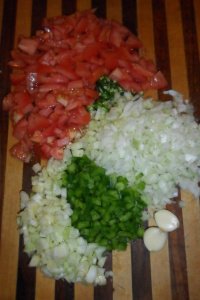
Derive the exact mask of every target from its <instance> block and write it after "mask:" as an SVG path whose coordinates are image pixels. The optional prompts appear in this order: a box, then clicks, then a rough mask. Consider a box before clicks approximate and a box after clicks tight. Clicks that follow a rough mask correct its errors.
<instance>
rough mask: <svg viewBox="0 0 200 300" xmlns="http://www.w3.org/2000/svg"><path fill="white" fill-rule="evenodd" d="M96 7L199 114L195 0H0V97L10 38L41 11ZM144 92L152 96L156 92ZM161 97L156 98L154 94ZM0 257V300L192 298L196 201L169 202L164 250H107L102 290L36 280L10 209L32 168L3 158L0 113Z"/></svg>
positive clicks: (198, 235)
mask: <svg viewBox="0 0 200 300" xmlns="http://www.w3.org/2000/svg"><path fill="white" fill-rule="evenodd" d="M91 7H93V8H94V7H96V8H97V15H98V16H101V17H107V18H112V19H115V20H118V21H120V22H123V23H124V24H125V25H126V26H127V27H129V28H130V29H131V30H132V31H133V32H134V33H137V34H138V35H139V37H140V38H141V40H142V41H143V43H144V54H145V55H146V56H148V57H149V58H151V59H153V60H154V61H155V62H156V64H157V66H158V68H159V69H161V70H162V71H163V73H164V74H165V76H166V78H167V80H168V82H169V87H170V88H173V89H176V90H178V91H180V92H181V93H183V94H184V95H185V96H186V97H188V99H189V100H190V101H191V102H192V103H193V104H194V106H195V110H196V115H197V116H200V65H199V52H200V1H199V0H166V1H164V0H138V1H136V0H121V1H120V0H110V1H108V0H107V1H106V0H93V1H92V0H91V1H90V0H77V1H75V0H63V1H61V0H32V1H31V0H18V1H15V0H4V1H3V0H0V34H1V36H0V38H1V55H0V61H1V66H0V98H1V99H2V98H3V96H4V95H5V94H6V93H7V92H8V91H9V88H10V86H9V79H8V78H9V69H8V67H7V62H8V60H9V53H10V50H11V49H12V48H13V47H14V45H16V41H17V36H18V35H19V34H23V35H26V36H29V35H30V34H33V33H34V32H35V30H36V29H38V28H39V27H40V24H41V20H42V18H43V17H45V16H49V17H50V16H55V15H60V14H70V13H73V12H74V11H76V10H84V9H89V8H91ZM156 94H157V93H156V92H153V93H152V92H151V95H152V96H155V97H156V96H157V95H156ZM159 97H160V98H161V99H162V95H161V94H160V93H159ZM0 116H1V119H0V122H1V126H0V134H1V135H0V142H1V154H0V155H1V157H0V167H1V180H0V197H1V205H0V217H1V257H0V300H14V299H17V300H23V299H24V300H33V299H37V300H52V299H56V300H57V299H60V300H61V299H62V300H64V299H66V300H72V299H75V300H93V299H94V300H111V299H113V300H130V299H134V300H151V299H153V300H160V299H162V300H171V299H173V300H188V299H190V300H199V299H200V282H199V278H200V213H199V212H200V211H199V200H198V199H194V198H193V197H192V195H191V194H189V193H187V192H184V191H181V192H180V195H179V200H180V199H182V200H184V201H185V207H184V208H183V209H180V208H178V206H175V205H174V206H172V207H171V208H170V209H171V210H172V211H174V212H175V213H176V214H177V215H178V216H179V218H180V221H181V226H180V228H179V229H178V230H177V231H176V232H173V233H171V234H170V235H169V240H168V243H167V245H166V247H165V248H164V249H163V250H162V251H160V252H158V253H153V254H150V253H148V251H146V249H145V248H144V246H143V242H142V241H136V242H134V243H132V244H131V245H129V247H128V248H127V250H126V251H125V252H113V253H112V254H111V255H110V256H109V257H108V259H107V266H108V267H110V268H112V270H113V272H114V277H113V280H112V281H111V280H110V281H109V282H108V284H107V285H106V286H104V287H95V288H94V287H92V286H84V285H81V284H68V283H66V282H64V281H56V282H55V281H54V280H52V279H47V278H45V277H43V275H42V274H41V273H40V271H38V270H35V269H34V268H28V267H27V265H28V261H29V259H28V257H27V256H26V255H25V254H24V253H23V241H22V238H19V233H18V231H17V226H16V214H17V211H18V210H19V191H20V190H21V189H22V188H23V189H24V190H26V191H29V190H30V177H31V165H29V164H27V165H23V164H22V163H21V162H19V161H17V160H15V159H13V158H12V157H11V156H10V155H9V151H8V149H9V148H10V146H11V145H12V144H13V143H14V139H13V137H12V129H11V126H10V124H9V122H8V115H7V113H5V112H3V111H2V110H1V115H0Z"/></svg>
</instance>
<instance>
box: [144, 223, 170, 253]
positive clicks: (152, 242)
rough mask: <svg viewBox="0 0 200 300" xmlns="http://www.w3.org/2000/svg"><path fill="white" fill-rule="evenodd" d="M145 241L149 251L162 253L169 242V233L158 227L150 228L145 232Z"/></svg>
mask: <svg viewBox="0 0 200 300" xmlns="http://www.w3.org/2000/svg"><path fill="white" fill-rule="evenodd" d="M143 240H144V244H145V246H146V248H147V249H148V250H149V251H160V250H161V249H162V248H163V247H164V245H165V242H166V240H167V233H166V232H164V231H162V230H160V228H158V227H149V228H148V229H146V230H145V232H144V237H143Z"/></svg>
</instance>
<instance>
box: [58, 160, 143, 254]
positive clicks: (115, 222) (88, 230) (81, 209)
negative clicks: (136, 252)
mask: <svg viewBox="0 0 200 300" xmlns="http://www.w3.org/2000/svg"><path fill="white" fill-rule="evenodd" d="M62 183H63V186H66V188H67V200H68V202H69V203H70V204H71V207H72V210H73V214H72V216H71V221H72V225H73V226H74V227H76V228H78V229H79V231H80V234H81V236H83V237H84V238H85V239H86V240H87V241H88V242H92V243H94V242H95V243H98V244H99V245H101V246H104V247H106V249H107V250H109V251H111V250H114V249H116V250H124V249H126V246H127V243H128V242H129V241H131V240H134V239H136V238H138V237H142V235H143V226H142V212H143V210H144V209H145V207H146V203H145V202H144V201H143V199H142V193H141V192H142V190H143V189H144V187H145V185H144V182H143V181H142V180H141V179H140V178H138V182H137V184H136V185H134V186H129V184H128V181H127V179H126V178H124V177H122V176H115V175H112V176H108V175H106V172H105V169H104V168H102V167H99V166H97V165H96V164H95V163H94V162H93V161H92V160H90V159H89V158H88V157H87V156H85V155H84V156H82V157H73V158H72V161H71V163H70V165H68V167H67V169H66V171H65V172H64V174H63V178H62Z"/></svg>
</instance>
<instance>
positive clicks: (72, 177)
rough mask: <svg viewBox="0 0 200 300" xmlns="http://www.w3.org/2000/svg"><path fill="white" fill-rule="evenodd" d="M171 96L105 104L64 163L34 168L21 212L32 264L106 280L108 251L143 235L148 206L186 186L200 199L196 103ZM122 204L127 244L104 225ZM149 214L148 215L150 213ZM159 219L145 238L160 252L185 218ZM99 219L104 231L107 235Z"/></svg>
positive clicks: (71, 277) (62, 274) (72, 277)
mask: <svg viewBox="0 0 200 300" xmlns="http://www.w3.org/2000/svg"><path fill="white" fill-rule="evenodd" d="M166 94H169V95H171V96H173V98H174V99H173V100H169V101H167V102H159V101H154V100H152V99H150V98H149V99H144V98H142V96H140V97H139V99H138V95H136V96H134V95H132V94H131V93H129V92H124V93H123V96H122V95H120V94H119V93H117V94H115V96H114V98H113V103H114V106H112V107H111V108H110V110H109V111H106V110H105V108H104V107H103V108H102V107H101V106H100V107H99V108H97V110H96V112H95V113H94V115H93V119H92V121H91V122H90V124H89V125H88V126H87V131H86V132H85V135H84V136H83V137H82V138H80V139H79V140H77V141H75V142H74V143H72V144H70V145H68V147H67V148H66V149H65V151H64V157H63V159H62V160H56V159H53V158H51V159H50V160H49V161H48V164H47V167H44V168H43V169H41V167H40V165H39V164H37V165H35V166H34V170H35V171H36V172H37V175H35V176H34V177H33V178H32V193H31V194H30V196H29V195H27V194H26V193H25V192H21V208H22V210H21V211H20V213H19V215H18V224H19V228H20V232H21V233H22V234H23V236H24V243H25V251H26V252H27V253H28V254H29V255H30V256H31V257H32V258H31V261H30V266H38V267H40V268H41V270H42V271H43V272H44V273H45V274H47V275H48V276H50V277H54V278H56V279H58V278H65V279H66V280H67V281H69V282H79V281H80V282H87V283H93V284H105V283H106V278H107V277H108V276H109V275H111V273H109V272H107V271H106V270H105V268H104V263H105V260H106V249H110V250H111V249H113V248H115V249H121V248H124V246H125V243H127V242H128V241H129V239H131V238H134V237H137V236H138V235H140V233H141V234H142V228H141V230H140V225H139V227H137V226H138V225H137V224H140V222H141V210H142V209H144V208H145V205H144V204H146V203H147V204H148V207H151V208H153V209H154V210H155V211H157V210H158V209H162V208H165V205H166V203H169V202H170V200H171V199H170V198H171V197H173V196H174V195H176V194H177V187H178V186H180V187H181V188H184V189H188V190H189V191H191V192H192V193H193V194H194V195H195V196H196V197H199V195H200V188H199V186H198V182H199V179H200V168H199V166H200V140H199V134H200V126H199V125H198V124H197V123H196V122H195V120H194V117H193V107H192V105H191V104H188V103H187V101H184V100H183V97H182V96H181V95H180V94H178V93H177V92H175V91H168V92H166ZM113 175H114V176H113ZM96 177H99V179H97V178H96ZM95 178H96V179H95ZM111 178H112V180H111ZM108 179H109V180H108ZM104 182H107V183H106V184H108V187H107V191H106V199H107V200H109V201H110V202H112V204H110V207H109V205H108V206H107V210H106V212H105V211H104V201H103V198H104V196H102V195H99V194H98V193H100V194H101V191H102V190H103V195H105V186H104V184H103V183H104ZM111 182H112V188H111V189H110V184H111ZM113 187H114V189H113ZM90 189H91V190H92V193H91V194H92V195H93V196H92V195H90V191H89V190H90ZM94 189H96V191H94ZM127 190H128V199H127V198H126V197H127V195H125V193H124V192H125V191H127ZM116 191H117V193H118V192H119V194H121V196H122V197H121V199H119V198H117V197H116ZM129 191H130V193H129ZM138 191H139V194H140V195H139V198H138V197H137V201H138V199H142V202H143V201H144V203H143V204H140V209H139V211H138V212H137V213H136V215H135V213H134V214H132V216H134V218H133V220H132V223H131V218H129V217H130V213H133V212H132V210H131V205H132V206H133V207H134V206H135V192H136V194H138ZM93 192H94V193H93ZM123 193H124V194H123ZM122 194H123V195H122ZM123 197H124V198H123ZM111 198H112V200H111ZM120 200H121V202H122V203H120ZM116 201H118V204H119V205H120V206H118V205H116ZM91 202H92V205H91V206H90V204H91ZM100 202H101V203H100ZM137 203H138V202H137ZM121 204H124V205H126V206H128V207H127V210H126V211H124V213H123V214H122V215H120V216H119V224H118V225H117V226H119V227H118V228H122V227H123V228H122V231H123V230H125V233H123V235H124V234H125V235H126V238H125V241H123V240H122V242H123V247H121V245H122V244H121V240H120V241H119V240H118V237H122V236H121V235H120V231H121V230H119V232H118V233H117V235H116V236H115V234H114V231H113V228H112V226H110V230H104V221H106V222H107V221H108V222H111V223H112V220H113V216H114V215H115V212H116V211H117V210H118V209H119V207H121ZM97 207H99V208H100V210H98V209H97ZM121 209H122V210H123V208H121ZM102 212H103V214H102ZM107 212H108V216H107ZM109 213H110V215H109ZM99 214H100V218H99ZM142 217H143V219H145V217H146V215H145V211H144V212H143V216H142ZM138 218H140V220H138ZM163 218H164V219H163ZM120 219H121V220H120ZM155 220H156V222H157V227H152V228H149V229H147V230H146V231H145V235H144V242H145V245H146V247H147V248H148V249H149V250H150V251H157V250H160V249H161V248H162V247H163V245H164V244H165V242H166V240H167V234H168V233H167V232H169V231H172V230H174V229H176V228H177V227H178V226H179V221H178V219H177V218H176V217H175V216H173V215H171V214H169V212H166V211H163V210H161V211H160V212H159V214H158V213H157V214H155ZM89 222H91V223H90V224H89ZM92 222H93V223H92ZM134 222H136V223H134ZM99 223H100V224H99ZM91 224H93V225H92V226H91ZM98 224H99V225H100V227H101V230H102V231H99V232H98V234H100V238H99V239H98V235H97V236H96V233H97V231H96V228H97V227H98V226H97V225H98ZM131 224H132V226H131ZM134 224H136V228H134V227H135V225H134ZM85 225H87V226H85ZM111 225H112V224H111ZM137 228H139V232H137ZM87 229H88V230H87ZM129 230H130V231H129ZM132 230H133V231H134V233H133V232H132ZM163 230H164V231H163ZM136 232H137V234H136V235H135V233H136ZM130 233H131V236H130V235H129V234H130ZM132 233H133V235H132ZM109 237H110V241H111V242H110V243H108V238H109ZM93 238H94V240H93ZM102 241H103V242H102ZM112 242H113V243H112ZM100 244H102V245H103V246H101V245H100Z"/></svg>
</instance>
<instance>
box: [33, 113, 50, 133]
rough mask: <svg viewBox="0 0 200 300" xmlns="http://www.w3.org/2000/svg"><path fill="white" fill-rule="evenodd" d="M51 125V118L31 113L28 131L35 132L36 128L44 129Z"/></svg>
mask: <svg viewBox="0 0 200 300" xmlns="http://www.w3.org/2000/svg"><path fill="white" fill-rule="evenodd" d="M49 125H50V122H49V119H48V118H45V117H44V116H41V115H39V114H31V115H30V116H29V118H28V132H29V133H30V134H33V133H34V131H36V130H41V129H42V130H43V129H44V128H48V127H49Z"/></svg>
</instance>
